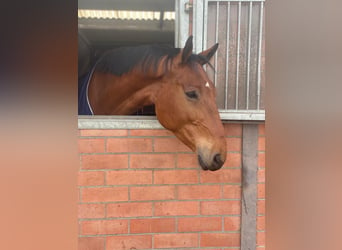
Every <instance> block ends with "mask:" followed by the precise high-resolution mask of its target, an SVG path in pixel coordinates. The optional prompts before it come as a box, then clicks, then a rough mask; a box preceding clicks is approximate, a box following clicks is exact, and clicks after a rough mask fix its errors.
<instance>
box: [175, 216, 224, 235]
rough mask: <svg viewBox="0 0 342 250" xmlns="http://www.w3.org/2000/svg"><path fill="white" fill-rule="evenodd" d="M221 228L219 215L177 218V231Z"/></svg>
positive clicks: (201, 230)
mask: <svg viewBox="0 0 342 250" xmlns="http://www.w3.org/2000/svg"><path fill="white" fill-rule="evenodd" d="M221 230H222V218H221V217H192V218H178V232H203V231H204V232H206V231H221Z"/></svg>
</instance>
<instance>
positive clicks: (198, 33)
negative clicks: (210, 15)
mask: <svg viewBox="0 0 342 250" xmlns="http://www.w3.org/2000/svg"><path fill="white" fill-rule="evenodd" d="M205 3H207V1H205ZM205 3H203V1H194V2H193V4H194V8H193V11H194V12H193V27H194V29H193V35H194V39H195V43H194V45H195V52H196V53H199V52H201V51H202V49H203V40H204V38H203V37H206V36H204V35H206V34H204V33H203V32H204V31H205V30H206V29H207V23H206V22H205V21H206V20H203V18H204V10H203V4H204V5H205ZM187 35H188V34H187ZM182 46H184V44H182Z"/></svg>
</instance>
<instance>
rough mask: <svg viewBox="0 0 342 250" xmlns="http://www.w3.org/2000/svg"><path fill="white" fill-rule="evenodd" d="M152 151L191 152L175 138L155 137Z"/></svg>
mask: <svg viewBox="0 0 342 250" xmlns="http://www.w3.org/2000/svg"><path fill="white" fill-rule="evenodd" d="M154 151H155V152H191V150H190V149H189V148H188V147H187V146H185V144H183V143H182V142H181V141H180V140H179V139H177V138H155V139H154Z"/></svg>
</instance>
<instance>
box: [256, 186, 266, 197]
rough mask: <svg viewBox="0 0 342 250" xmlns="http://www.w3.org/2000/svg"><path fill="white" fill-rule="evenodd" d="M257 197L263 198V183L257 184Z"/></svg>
mask: <svg viewBox="0 0 342 250" xmlns="http://www.w3.org/2000/svg"><path fill="white" fill-rule="evenodd" d="M258 198H259V199H260V198H265V184H258Z"/></svg>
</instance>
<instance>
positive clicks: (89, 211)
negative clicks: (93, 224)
mask: <svg viewBox="0 0 342 250" xmlns="http://www.w3.org/2000/svg"><path fill="white" fill-rule="evenodd" d="M104 217H105V205H104V204H79V205H78V218H104Z"/></svg>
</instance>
